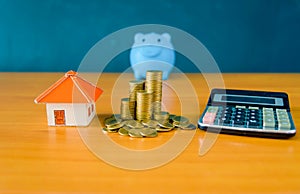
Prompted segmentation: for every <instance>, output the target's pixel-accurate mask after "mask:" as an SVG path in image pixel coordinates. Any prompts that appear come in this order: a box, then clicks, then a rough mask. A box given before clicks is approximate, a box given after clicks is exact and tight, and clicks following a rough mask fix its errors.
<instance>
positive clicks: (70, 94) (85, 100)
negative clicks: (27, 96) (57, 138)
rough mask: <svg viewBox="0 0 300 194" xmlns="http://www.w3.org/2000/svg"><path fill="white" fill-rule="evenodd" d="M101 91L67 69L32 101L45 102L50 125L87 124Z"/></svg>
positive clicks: (92, 115) (93, 113)
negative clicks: (63, 74) (62, 75)
mask: <svg viewBox="0 0 300 194" xmlns="http://www.w3.org/2000/svg"><path fill="white" fill-rule="evenodd" d="M102 92H103V91H102V90H101V89H100V88H98V87H96V86H95V85H93V84H91V83H90V82H88V81H86V80H84V79H82V78H80V77H78V76H77V73H76V72H74V71H69V72H67V73H66V74H65V76H64V77H62V78H61V79H59V80H58V81H57V82H56V83H55V84H53V85H52V86H51V87H50V88H48V89H47V90H46V91H44V92H43V93H42V94H41V95H39V96H38V97H37V98H36V99H35V100H34V101H35V103H45V104H46V110H47V118H48V125H50V126H87V125H89V123H90V122H91V120H92V119H93V117H94V116H95V112H96V111H95V102H96V100H97V99H98V98H99V96H100V95H101V94H102Z"/></svg>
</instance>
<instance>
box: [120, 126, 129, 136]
mask: <svg viewBox="0 0 300 194" xmlns="http://www.w3.org/2000/svg"><path fill="white" fill-rule="evenodd" d="M118 133H119V134H120V135H124V136H127V135H128V130H127V129H126V128H124V127H121V128H120V129H119V131H118Z"/></svg>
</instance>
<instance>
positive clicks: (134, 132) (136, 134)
mask: <svg viewBox="0 0 300 194" xmlns="http://www.w3.org/2000/svg"><path fill="white" fill-rule="evenodd" d="M128 134H129V136H130V137H143V135H142V134H141V129H131V130H130V131H128Z"/></svg>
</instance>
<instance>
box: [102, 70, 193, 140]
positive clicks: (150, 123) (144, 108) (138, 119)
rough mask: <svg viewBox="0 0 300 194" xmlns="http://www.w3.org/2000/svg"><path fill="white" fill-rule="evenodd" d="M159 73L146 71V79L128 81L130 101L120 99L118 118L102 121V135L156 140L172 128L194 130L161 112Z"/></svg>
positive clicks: (182, 121) (190, 125)
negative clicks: (105, 133)
mask: <svg viewBox="0 0 300 194" xmlns="http://www.w3.org/2000/svg"><path fill="white" fill-rule="evenodd" d="M161 101H162V72H161V71H154V70H153V71H147V73H146V80H145V81H138V80H133V81H130V82H129V98H122V99H121V108H120V115H119V114H116V115H112V116H111V117H109V118H106V119H105V126H106V127H105V128H103V131H105V132H118V133H119V134H120V135H125V136H131V137H156V136H157V135H158V133H157V132H167V131H171V130H173V129H174V128H179V129H185V130H193V129H196V126H195V125H193V124H192V123H190V121H189V119H187V118H186V117H183V116H176V115H172V114H169V113H168V112H165V111H161Z"/></svg>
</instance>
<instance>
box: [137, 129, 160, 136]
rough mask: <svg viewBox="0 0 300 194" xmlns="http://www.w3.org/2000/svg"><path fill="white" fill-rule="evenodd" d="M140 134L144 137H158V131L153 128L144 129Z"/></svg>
mask: <svg viewBox="0 0 300 194" xmlns="http://www.w3.org/2000/svg"><path fill="white" fill-rule="evenodd" d="M140 134H141V135H142V136H144V137H156V136H157V131H156V129H153V128H148V127H147V128H146V127H144V128H142V129H141V131H140Z"/></svg>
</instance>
